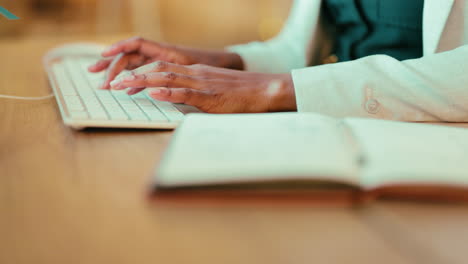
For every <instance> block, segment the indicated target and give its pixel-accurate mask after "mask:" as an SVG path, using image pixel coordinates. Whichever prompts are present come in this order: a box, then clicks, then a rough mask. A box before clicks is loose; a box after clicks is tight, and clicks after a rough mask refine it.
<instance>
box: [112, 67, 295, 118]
mask: <svg viewBox="0 0 468 264" xmlns="http://www.w3.org/2000/svg"><path fill="white" fill-rule="evenodd" d="M154 87H157V88H154ZM111 88H112V89H117V90H121V89H126V88H130V89H129V90H128V91H127V93H128V94H135V93H138V92H140V91H142V90H143V89H146V88H150V89H148V93H149V95H150V96H151V97H152V98H154V99H156V100H160V101H167V102H171V103H183V104H187V105H192V106H195V107H197V108H198V109H200V110H202V111H204V112H208V113H261V112H278V111H293V110H296V99H295V94H294V86H293V82H292V78H291V74H263V73H251V72H244V71H237V70H229V69H223V68H218V67H212V66H207V65H200V64H196V65H190V66H184V65H178V64H172V63H168V62H163V61H158V62H154V63H151V64H147V65H145V66H142V67H140V68H138V69H135V70H133V71H131V72H129V73H127V74H125V75H122V76H120V77H119V78H118V79H115V80H114V81H112V82H111Z"/></svg>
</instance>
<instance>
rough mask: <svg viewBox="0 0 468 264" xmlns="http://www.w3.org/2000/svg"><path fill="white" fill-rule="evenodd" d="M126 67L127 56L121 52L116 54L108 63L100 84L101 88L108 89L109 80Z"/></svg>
mask: <svg viewBox="0 0 468 264" xmlns="http://www.w3.org/2000/svg"><path fill="white" fill-rule="evenodd" d="M126 67H127V57H126V56H125V54H123V53H121V54H119V55H117V56H116V57H115V58H114V60H113V61H112V62H111V63H110V65H109V67H108V69H107V73H106V79H105V80H104V83H103V84H102V85H101V89H109V88H110V82H111V81H112V80H114V78H115V76H117V75H118V74H119V73H120V72H122V71H123V70H124V69H125V68H126Z"/></svg>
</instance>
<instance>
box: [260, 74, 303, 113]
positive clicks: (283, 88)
mask: <svg viewBox="0 0 468 264" xmlns="http://www.w3.org/2000/svg"><path fill="white" fill-rule="evenodd" d="M266 92H267V94H268V96H269V98H270V103H269V108H268V111H269V112H283V111H296V110H297V105H296V93H295V90H294V82H293V79H292V76H291V74H290V73H287V74H276V75H275V77H274V78H273V79H272V80H271V81H270V82H269V83H268V86H267V91H266Z"/></svg>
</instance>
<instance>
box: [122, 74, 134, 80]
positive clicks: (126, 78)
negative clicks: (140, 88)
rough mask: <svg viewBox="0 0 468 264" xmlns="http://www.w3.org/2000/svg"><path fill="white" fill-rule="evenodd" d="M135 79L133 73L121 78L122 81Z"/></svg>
mask: <svg viewBox="0 0 468 264" xmlns="http://www.w3.org/2000/svg"><path fill="white" fill-rule="evenodd" d="M135 79H136V77H135V75H129V76H125V77H124V78H123V80H124V81H133V80H135Z"/></svg>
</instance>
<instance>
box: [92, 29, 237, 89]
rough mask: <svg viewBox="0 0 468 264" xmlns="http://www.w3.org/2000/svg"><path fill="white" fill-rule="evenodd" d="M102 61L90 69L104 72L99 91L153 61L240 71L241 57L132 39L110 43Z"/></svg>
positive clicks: (224, 52) (228, 53)
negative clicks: (118, 78)
mask: <svg viewBox="0 0 468 264" xmlns="http://www.w3.org/2000/svg"><path fill="white" fill-rule="evenodd" d="M102 56H103V57H104V58H103V59H101V60H99V61H98V62H97V63H95V64H93V65H91V66H89V68H88V70H89V71H90V72H94V73H96V72H101V71H103V70H107V74H106V79H105V81H104V83H103V84H102V86H101V89H109V88H110V82H111V81H113V80H114V79H115V77H116V76H117V75H118V74H119V73H121V72H122V71H123V70H133V69H136V68H138V67H140V66H143V65H145V64H148V63H151V62H155V61H166V62H171V63H175V64H180V65H192V64H205V65H210V66H215V67H222V68H229V69H236V70H242V69H243V68H244V66H243V62H242V58H241V57H240V56H239V55H238V54H236V53H230V52H226V51H208V50H200V49H194V48H188V47H182V46H175V45H170V44H163V43H157V42H153V41H149V40H146V39H143V38H140V37H133V38H130V39H127V40H123V41H120V42H118V43H116V44H113V45H112V46H110V47H109V48H107V49H106V50H105V51H103V52H102Z"/></svg>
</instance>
